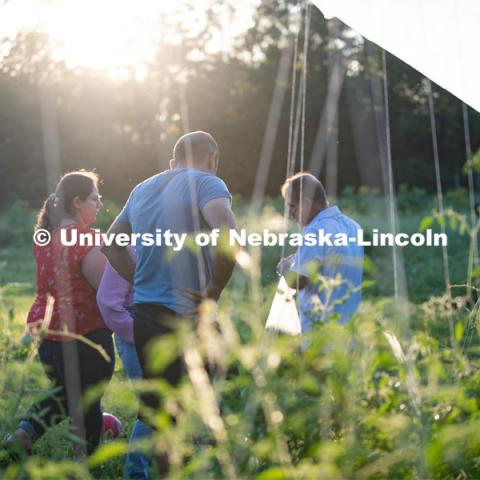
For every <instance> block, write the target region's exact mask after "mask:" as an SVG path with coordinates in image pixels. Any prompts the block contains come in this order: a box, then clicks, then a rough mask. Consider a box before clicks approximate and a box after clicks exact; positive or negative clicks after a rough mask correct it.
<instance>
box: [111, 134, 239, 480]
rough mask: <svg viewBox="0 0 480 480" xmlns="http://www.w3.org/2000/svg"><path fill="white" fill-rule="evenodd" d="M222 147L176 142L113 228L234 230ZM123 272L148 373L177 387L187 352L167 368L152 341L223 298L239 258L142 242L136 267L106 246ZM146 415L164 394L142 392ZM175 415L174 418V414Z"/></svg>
mask: <svg viewBox="0 0 480 480" xmlns="http://www.w3.org/2000/svg"><path fill="white" fill-rule="evenodd" d="M218 161H219V148H218V145H217V142H216V141H215V139H214V138H213V137H212V136H211V135H210V134H208V133H206V132H200V131H199V132H192V133H189V134H186V135H184V136H183V137H181V138H180V139H179V140H178V141H177V143H176V144H175V147H174V151H173V159H172V160H171V161H170V170H167V171H165V172H162V173H159V174H157V175H154V176H153V177H151V178H148V179H147V180H145V181H144V182H142V183H140V184H139V185H137V186H136V187H135V188H134V189H133V191H132V193H131V194H130V197H129V199H128V200H127V203H126V204H125V206H124V208H123V210H122V211H121V212H120V214H119V215H118V217H117V218H116V220H115V221H114V222H113V224H112V225H111V227H110V229H109V232H108V233H110V234H114V235H119V234H129V235H132V234H134V235H135V236H138V237H139V238H141V237H143V236H144V235H153V236H156V234H157V232H159V233H161V234H164V233H166V232H167V231H169V232H170V234H175V235H178V236H184V235H190V236H194V235H195V234H197V233H198V232H199V231H204V230H205V231H207V232H208V231H210V232H211V231H213V230H223V229H229V228H232V229H234V228H235V218H234V215H233V212H232V209H231V196H230V193H229V191H228V189H227V187H226V185H225V183H224V182H223V181H222V180H221V179H220V178H218V177H217V176H216V172H217V167H218ZM102 251H103V252H104V253H105V255H106V256H107V257H108V260H109V261H110V263H111V265H112V266H113V268H115V270H116V271H117V272H118V274H119V275H120V276H121V277H123V278H124V279H125V280H127V281H128V282H130V283H133V285H134V287H135V298H134V302H135V303H134V306H133V309H132V317H133V320H134V322H133V337H134V342H135V350H136V352H137V354H138V358H139V361H140V365H141V368H142V373H143V378H144V379H146V380H150V379H162V380H164V381H167V382H169V383H170V384H172V385H174V386H176V385H178V384H179V383H180V382H181V380H182V378H183V377H184V375H185V368H184V362H183V358H182V355H179V356H176V357H175V358H174V359H173V360H172V362H171V363H170V364H168V365H166V366H165V367H164V368H163V370H162V371H161V372H159V371H158V369H155V366H154V364H155V362H152V360H153V359H152V358H151V356H150V352H151V348H150V346H151V344H152V341H154V340H159V339H161V338H162V337H164V336H166V335H173V334H175V332H176V330H177V328H178V327H179V325H180V324H181V323H182V322H188V323H192V322H194V321H195V310H196V308H197V307H198V304H199V303H200V301H201V300H202V298H205V297H207V298H211V299H213V300H218V298H219V297H220V294H221V292H222V290H223V289H224V288H225V286H226V284H227V282H228V280H229V279H230V276H231V274H232V271H233V268H234V265H235V261H234V260H233V257H232V256H230V255H225V254H222V253H221V252H218V251H217V253H216V254H215V255H213V256H211V255H210V251H209V250H208V248H207V247H200V248H197V249H195V250H191V249H190V248H188V247H187V246H184V247H183V248H181V249H178V250H177V251H176V250H175V249H174V248H173V246H172V245H167V244H165V243H163V242H161V244H160V245H153V246H150V245H145V244H144V243H142V242H139V243H137V244H136V253H137V262H136V265H135V263H134V261H133V260H132V257H131V256H130V255H129V253H128V251H127V249H126V246H123V245H121V246H120V245H117V244H115V243H113V244H112V245H111V246H106V245H105V246H103V247H102ZM141 400H142V402H141V403H142V405H143V406H144V407H146V408H144V409H143V414H142V410H141V411H140V419H141V420H145V421H147V422H148V421H149V416H148V415H146V414H145V413H148V412H152V410H153V411H156V410H158V409H161V408H163V407H164V405H163V399H162V398H161V397H160V396H159V395H158V394H157V393H152V392H144V393H142V395H141ZM173 421H175V419H173ZM156 461H157V467H158V471H159V474H160V475H164V474H166V473H167V472H168V470H169V458H168V455H167V454H166V453H160V454H158V455H156Z"/></svg>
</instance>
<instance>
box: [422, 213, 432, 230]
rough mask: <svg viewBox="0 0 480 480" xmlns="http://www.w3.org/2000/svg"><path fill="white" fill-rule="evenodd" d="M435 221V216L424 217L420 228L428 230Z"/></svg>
mask: <svg viewBox="0 0 480 480" xmlns="http://www.w3.org/2000/svg"><path fill="white" fill-rule="evenodd" d="M432 223H433V218H432V217H431V216H428V217H425V218H423V220H422V222H421V223H420V227H419V228H420V230H426V229H427V228H428V227H430V226H431V225H432Z"/></svg>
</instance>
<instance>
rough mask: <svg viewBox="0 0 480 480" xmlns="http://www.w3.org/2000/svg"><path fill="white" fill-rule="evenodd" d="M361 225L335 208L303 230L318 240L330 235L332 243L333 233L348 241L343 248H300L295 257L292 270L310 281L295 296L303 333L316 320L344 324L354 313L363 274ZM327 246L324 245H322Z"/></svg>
mask: <svg viewBox="0 0 480 480" xmlns="http://www.w3.org/2000/svg"><path fill="white" fill-rule="evenodd" d="M359 229H360V226H359V225H358V223H357V222H355V221H354V220H352V219H351V218H350V217H347V215H344V214H343V213H342V212H341V211H340V209H339V208H338V207H336V206H333V207H329V208H326V209H325V210H322V211H321V212H320V213H318V214H317V215H316V216H315V217H314V218H313V219H312V220H311V221H310V223H309V224H308V225H307V226H306V227H305V228H304V229H303V232H302V234H303V239H304V240H305V236H306V235H307V234H313V235H315V236H316V237H317V238H318V237H319V231H320V232H321V231H322V230H323V234H324V236H325V235H328V234H331V237H328V238H331V240H332V243H333V238H335V235H336V234H343V235H344V236H346V237H347V238H348V239H349V241H348V242H347V244H346V245H327V244H324V245H320V244H318V243H319V242H315V245H313V246H307V245H305V244H304V245H302V246H300V247H299V249H298V251H297V253H296V254H295V257H294V260H293V263H292V265H291V270H292V271H294V272H296V273H298V274H300V275H302V276H305V277H307V278H309V279H310V282H311V283H309V284H308V285H307V286H306V287H305V288H303V289H302V290H300V292H299V293H298V302H299V307H300V323H301V326H302V333H305V332H307V331H309V330H310V329H311V328H312V326H313V323H314V322H316V321H321V322H326V321H327V320H328V319H329V318H331V316H332V315H334V314H338V315H339V322H340V323H346V322H347V321H348V320H349V319H350V318H351V316H352V315H353V314H354V313H355V311H356V310H357V308H358V306H359V304H360V301H361V285H362V273H363V246H361V245H358V244H357V242H356V241H353V239H354V238H355V239H356V238H357V232H358V230H359ZM325 243H327V242H325Z"/></svg>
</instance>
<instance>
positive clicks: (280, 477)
mask: <svg viewBox="0 0 480 480" xmlns="http://www.w3.org/2000/svg"><path fill="white" fill-rule="evenodd" d="M286 478H287V475H286V473H285V471H284V470H283V469H282V468H278V467H276V468H271V469H270V470H265V471H264V472H262V473H261V474H260V475H259V476H258V477H257V480H285V479H286Z"/></svg>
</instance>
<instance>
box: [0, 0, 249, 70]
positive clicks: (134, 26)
mask: <svg viewBox="0 0 480 480" xmlns="http://www.w3.org/2000/svg"><path fill="white" fill-rule="evenodd" d="M239 3H240V5H238V6H237V7H236V8H235V10H234V11H232V10H228V8H227V4H225V12H224V14H223V15H222V18H223V22H224V26H225V27H226V28H224V29H221V30H224V31H223V32H217V34H215V35H213V36H212V39H211V40H210V43H209V44H208V45H207V47H208V49H209V51H219V50H221V49H224V48H226V46H228V45H231V44H232V42H233V40H234V37H235V35H238V33H240V32H241V31H243V30H245V28H248V26H249V23H250V22H251V16H252V12H253V8H254V6H255V4H256V3H257V2H256V0H243V2H239ZM209 4H211V0H197V1H195V2H193V1H192V2H187V1H170V0H136V1H132V0H101V1H98V0H82V1H73V0H72V1H67V0H64V1H58V0H57V1H55V0H54V1H48V2H47V1H43V2H42V1H39V0H17V1H11V2H8V3H6V4H5V5H3V6H2V7H0V8H1V10H2V12H1V15H0V38H5V37H10V38H12V37H14V36H15V34H16V32H18V31H20V30H23V29H27V30H37V31H43V32H46V33H48V34H49V35H50V37H51V38H52V39H53V40H54V42H55V43H56V44H57V45H58V46H56V47H55V48H54V50H53V52H52V55H53V57H54V59H55V60H59V61H61V60H63V61H65V63H66V65H67V67H68V68H78V67H83V68H90V69H96V70H102V71H105V72H106V73H107V74H108V75H109V76H110V77H112V78H116V77H121V76H122V71H125V70H126V69H129V70H130V71H132V70H133V71H134V72H135V77H136V78H137V79H141V78H142V77H143V76H144V75H145V72H146V65H147V64H148V63H150V62H152V61H153V60H154V57H155V55H156V54H157V53H158V49H159V45H161V44H162V43H164V42H173V43H175V42H178V41H180V40H181V36H180V35H179V33H178V32H179V31H181V29H182V28H183V31H184V32H188V33H187V34H190V35H195V34H196V33H198V32H199V31H200V30H201V29H202V28H205V25H206V22H208V16H207V14H206V11H207V8H208V6H209ZM179 25H181V28H179ZM0 54H1V52H0ZM0 60H1V57H0Z"/></svg>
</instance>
